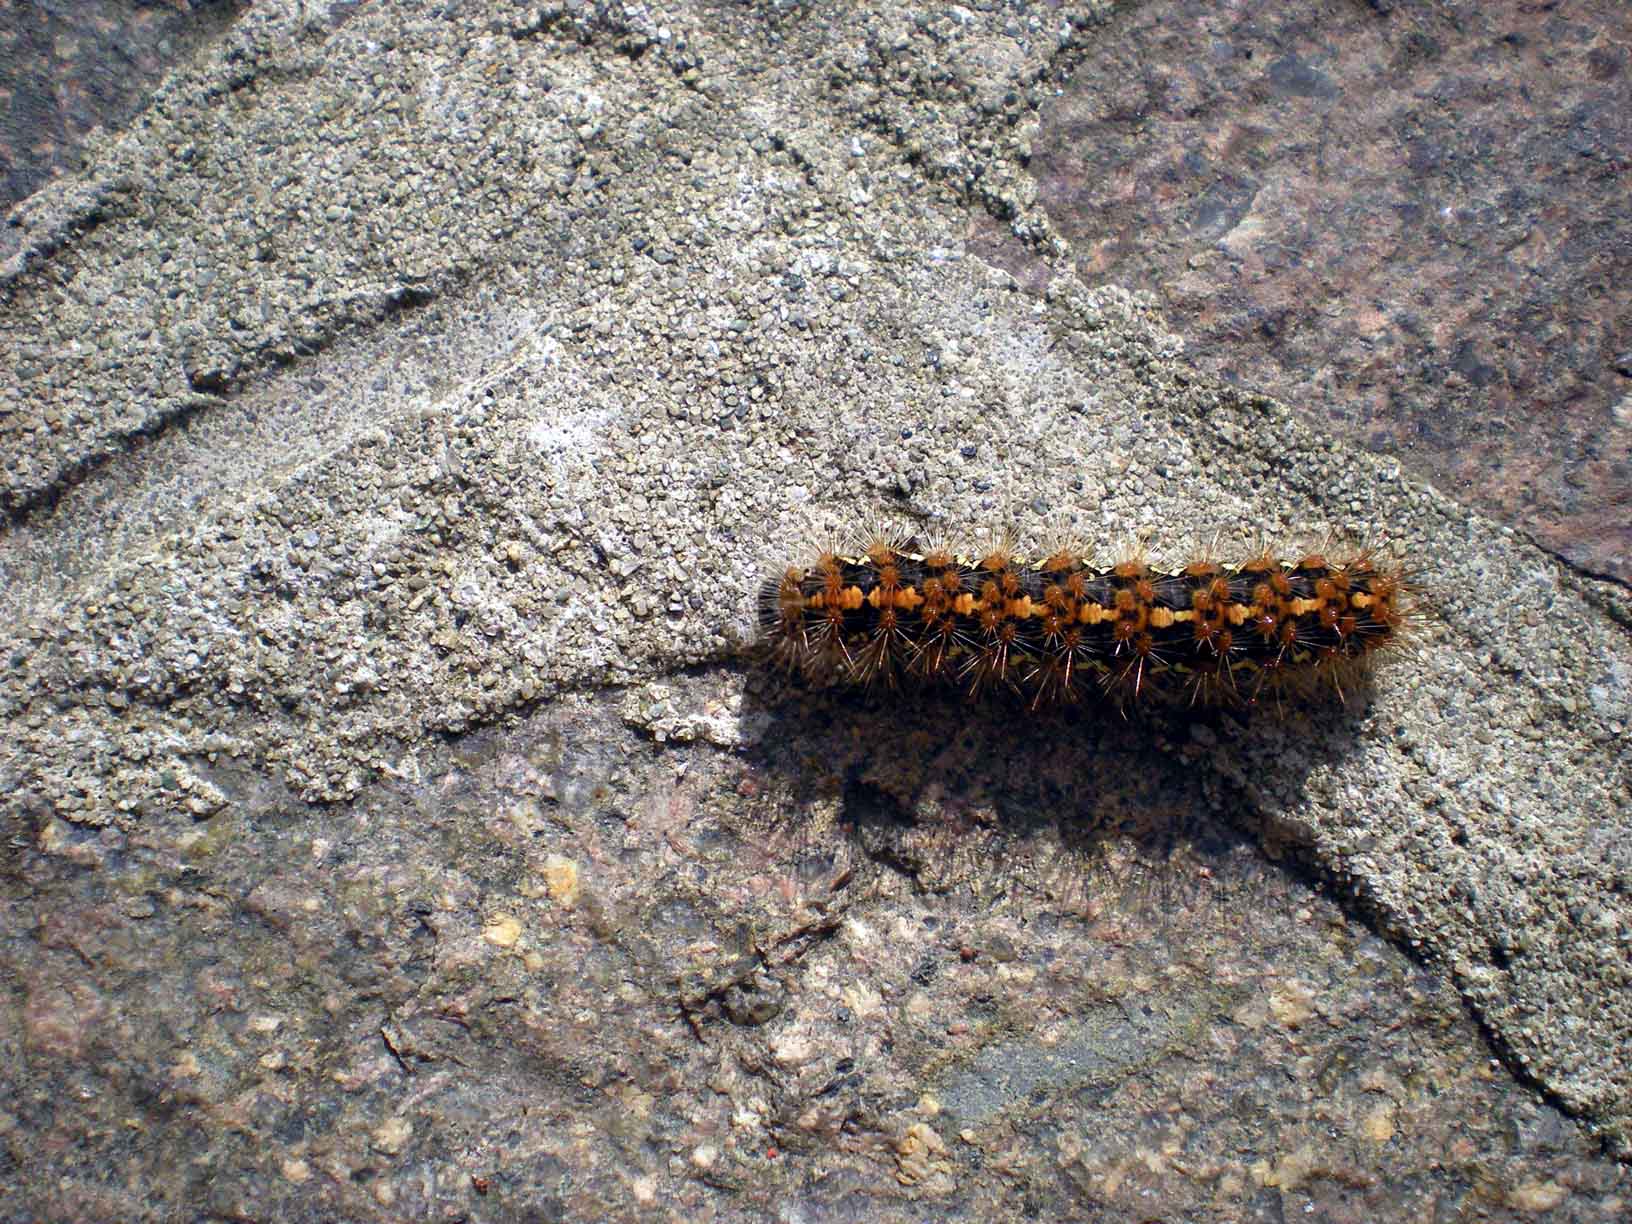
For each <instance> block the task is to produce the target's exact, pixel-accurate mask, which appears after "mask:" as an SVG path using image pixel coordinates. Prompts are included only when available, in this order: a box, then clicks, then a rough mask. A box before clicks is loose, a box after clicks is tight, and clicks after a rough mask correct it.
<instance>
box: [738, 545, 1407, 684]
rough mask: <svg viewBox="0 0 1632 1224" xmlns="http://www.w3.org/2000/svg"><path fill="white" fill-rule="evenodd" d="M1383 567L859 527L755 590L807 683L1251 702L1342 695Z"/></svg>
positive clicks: (1356, 663) (1394, 629) (781, 648)
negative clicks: (951, 537) (862, 534)
mask: <svg viewBox="0 0 1632 1224" xmlns="http://www.w3.org/2000/svg"><path fill="white" fill-rule="evenodd" d="M1405 596H1406V582H1405V578H1404V575H1403V574H1402V573H1401V571H1400V570H1399V569H1398V568H1395V567H1391V566H1389V565H1386V564H1383V563H1380V562H1379V561H1378V560H1377V559H1376V558H1375V557H1374V555H1373V554H1372V553H1371V552H1369V551H1362V552H1360V553H1358V554H1356V555H1355V556H1353V557H1351V558H1349V559H1347V560H1341V561H1334V560H1331V559H1328V558H1327V557H1326V556H1325V555H1323V554H1322V553H1318V552H1316V553H1309V554H1307V555H1303V556H1300V557H1297V558H1295V559H1282V558H1279V557H1277V556H1275V555H1274V554H1272V553H1269V552H1262V553H1259V554H1258V555H1256V556H1253V557H1251V558H1249V559H1248V560H1246V561H1244V562H1242V563H1240V564H1238V565H1233V566H1227V565H1220V564H1218V563H1216V562H1213V561H1211V560H1198V561H1195V562H1192V563H1191V564H1189V565H1186V566H1184V567H1183V568H1182V569H1179V570H1176V571H1174V572H1167V571H1163V570H1161V569H1156V568H1153V567H1152V566H1150V565H1149V564H1147V563H1146V561H1145V560H1144V559H1143V558H1142V557H1139V556H1132V557H1128V558H1125V559H1123V560H1120V561H1118V562H1116V563H1115V564H1113V565H1110V566H1105V567H1100V566H1095V565H1093V564H1091V563H1090V562H1089V561H1088V560H1086V559H1085V558H1084V557H1083V556H1081V555H1079V554H1078V553H1076V552H1074V551H1072V550H1069V549H1065V550H1061V551H1058V552H1055V553H1053V554H1052V555H1050V556H1047V557H1045V558H1043V559H1041V560H1031V561H1027V560H1024V559H1021V558H1019V557H1017V556H1016V555H1015V554H1014V553H1013V552H1012V551H1011V550H1009V549H1008V548H998V549H996V550H994V551H991V552H989V553H987V554H986V555H984V556H981V557H979V558H974V557H968V556H961V555H959V554H957V553H955V552H953V551H951V550H948V549H945V548H928V549H924V550H919V548H918V546H917V544H916V543H915V542H914V541H910V540H908V541H893V540H887V539H883V538H876V539H874V540H873V541H872V542H871V543H870V544H869V545H868V546H867V547H866V548H865V550H863V551H861V552H859V553H856V554H854V555H847V554H845V553H843V552H840V551H837V550H828V551H824V552H822V553H821V554H820V555H818V556H817V557H815V558H814V560H813V561H812V562H811V563H810V564H808V565H792V566H789V567H787V568H786V569H784V570H782V571H781V572H779V573H778V574H777V575H776V576H774V577H772V578H771V579H769V580H768V581H767V582H766V583H765V585H764V586H763V588H762V589H761V593H760V626H761V630H762V633H763V637H764V639H765V641H766V643H767V645H768V647H769V649H770V652H771V654H772V656H773V657H774V658H776V659H778V660H779V661H780V662H781V663H783V664H784V665H785V666H787V667H789V668H791V669H792V670H794V671H795V672H797V673H799V674H801V675H802V676H803V677H804V678H805V679H806V680H807V681H808V682H810V683H812V684H816V685H829V684H867V685H874V686H884V687H889V688H895V687H900V686H903V685H909V684H920V685H930V686H956V687H961V688H963V689H964V690H966V691H967V692H968V693H969V694H970V695H971V696H980V695H983V694H985V693H989V692H994V691H1001V690H1010V691H1016V692H1018V693H1019V694H1021V696H1022V697H1024V698H1025V699H1026V700H1027V701H1028V702H1029V704H1030V705H1031V707H1032V708H1033V709H1036V708H1038V707H1041V706H1046V705H1055V704H1062V703H1067V702H1071V701H1077V700H1083V699H1090V700H1092V699H1101V698H1104V699H1109V700H1110V701H1112V702H1114V703H1116V704H1119V705H1120V704H1125V703H1127V702H1129V701H1133V700H1137V699H1141V698H1143V697H1145V696H1146V695H1147V694H1151V695H1158V696H1160V695H1167V696H1170V697H1178V698H1180V699H1183V698H1184V697H1186V696H1187V697H1188V699H1189V700H1190V701H1192V702H1209V703H1248V704H1250V703H1253V702H1255V701H1257V700H1258V699H1259V698H1260V697H1261V696H1263V695H1265V694H1266V693H1274V694H1279V693H1280V692H1282V691H1285V690H1286V689H1288V688H1294V689H1298V690H1306V689H1317V688H1324V689H1327V690H1329V691H1334V692H1336V693H1338V694H1339V695H1340V696H1341V695H1342V694H1343V693H1344V692H1345V689H1346V688H1347V687H1348V686H1349V685H1350V684H1351V683H1352V682H1353V681H1354V680H1357V679H1359V678H1360V676H1361V675H1362V674H1363V673H1364V672H1365V670H1366V669H1367V668H1368V667H1369V665H1370V664H1371V662H1372V661H1373V660H1374V659H1375V658H1376V657H1377V655H1378V654H1379V652H1381V651H1384V650H1386V649H1387V648H1389V647H1391V646H1393V645H1395V644H1396V643H1398V641H1399V640H1400V637H1401V634H1402V630H1403V628H1404V625H1405V620H1406V616H1407V613H1408V609H1407V606H1406V600H1405Z"/></svg>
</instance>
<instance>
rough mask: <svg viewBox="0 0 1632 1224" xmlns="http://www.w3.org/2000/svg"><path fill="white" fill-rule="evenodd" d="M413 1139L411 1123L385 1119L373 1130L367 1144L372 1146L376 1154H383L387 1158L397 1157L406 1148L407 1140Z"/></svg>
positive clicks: (402, 1120)
mask: <svg viewBox="0 0 1632 1224" xmlns="http://www.w3.org/2000/svg"><path fill="white" fill-rule="evenodd" d="M413 1137H414V1127H413V1123H411V1122H409V1121H408V1119H407V1118H387V1119H386V1120H385V1121H384V1122H381V1123H380V1124H379V1126H377V1127H375V1128H374V1133H373V1134H372V1135H370V1136H369V1142H370V1143H372V1144H373V1145H374V1150H375V1151H376V1152H383V1153H385V1155H387V1156H397V1155H400V1154H401V1153H402V1149H403V1148H405V1147H407V1146H408V1140H410V1139H412V1138H413Z"/></svg>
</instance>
